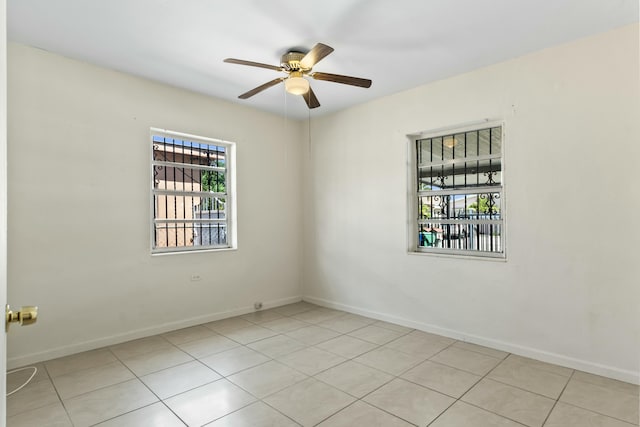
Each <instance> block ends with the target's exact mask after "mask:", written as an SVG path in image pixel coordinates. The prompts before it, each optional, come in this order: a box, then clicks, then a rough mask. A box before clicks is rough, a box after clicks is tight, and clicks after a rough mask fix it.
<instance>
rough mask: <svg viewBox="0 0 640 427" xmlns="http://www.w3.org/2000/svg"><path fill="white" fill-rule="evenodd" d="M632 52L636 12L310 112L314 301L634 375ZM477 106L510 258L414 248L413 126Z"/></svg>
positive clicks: (308, 285) (638, 110)
mask: <svg viewBox="0 0 640 427" xmlns="http://www.w3.org/2000/svg"><path fill="white" fill-rule="evenodd" d="M638 62H639V58H638V26H637V25H633V26H629V27H625V28H622V29H619V30H616V31H612V32H609V33H606V34H602V35H598V36H595V37H592V38H588V39H584V40H580V41H577V42H574V43H572V44H568V45H563V46H559V47H555V48H552V49H548V50H545V51H541V52H538V53H535V54H531V55H527V56H524V57H521V58H518V59H515V60H512V61H509V62H505V63H501V64H498V65H495V66H491V67H488V68H484V69H481V70H478V71H475V72H471V73H468V74H464V75H460V76H457V77H454V78H450V79H447V80H444V81H439V82H436V83H433V84H430V85H426V86H423V87H419V88H416V89H414V90H410V91H407V92H404V93H400V94H397V95H394V96H389V97H387V98H384V99H380V100H377V101H374V102H371V103H368V104H366V105H362V106H358V107H356V108H352V109H350V110H347V111H344V112H340V113H337V114H334V115H332V116H328V117H324V118H318V119H315V120H314V121H313V123H312V132H311V141H310V147H307V148H306V149H305V151H304V153H303V158H304V159H305V162H306V166H305V170H306V171H307V172H306V176H305V181H306V182H305V186H306V190H307V191H305V194H306V195H307V196H305V211H304V212H305V225H304V229H305V230H306V232H305V248H306V249H307V251H306V253H305V267H304V276H303V277H304V283H305V286H304V294H305V299H309V300H311V301H316V302H320V303H323V304H327V305H332V306H335V307H340V308H346V309H349V310H351V311H354V312H360V313H363V314H369V315H373V316H376V317H379V318H385V319H389V320H394V321H398V322H401V323H404V324H407V325H412V326H414V327H418V328H421V329H425V330H431V331H435V332H439V333H443V334H445V335H450V336H453V337H457V338H462V339H468V340H470V341H473V342H477V343H480V344H487V345H491V346H494V347H497V348H502V349H505V350H508V351H512V352H515V353H519V354H523V355H528V356H533V357H536V358H539V359H542V360H547V361H551V362H556V363H560V364H564V365H568V366H572V367H574V368H578V369H584V370H588V371H591V372H596V373H600V374H604V375H609V376H612V377H616V378H620V379H623V380H627V381H633V382H637V381H638V371H639V368H638V363H639V359H640V351H639V349H638V345H639V343H640V326H639V319H640V311H639V310H640V308H639V307H640V304H639V301H640V282H639V279H638V277H640V275H639V273H640V269H639V267H638V264H639V263H638V253H639V252H638V245H639V244H640V225H639V224H638V222H637V216H638V213H639V212H640V191H638V187H637V185H638V181H637V171H636V169H637V167H638V162H639V161H640V149H639V144H638V136H639V134H640V132H639V130H640V120H639V117H640V104H639V102H640V101H639V99H640V98H639V89H640V85H639V82H638V80H639V69H638ZM374 85H375V82H374ZM484 118H489V119H504V120H505V123H506V138H505V149H504V152H505V181H506V187H505V190H506V198H505V202H506V210H507V211H506V214H507V220H506V221H507V233H508V234H507V241H506V244H507V251H508V254H507V260H506V262H499V261H486V260H469V259H456V258H451V257H441V256H425V255H409V254H407V252H406V245H407V243H406V242H407V220H406V218H407V198H406V191H407V166H406V162H407V145H406V144H407V139H406V137H405V135H407V134H409V133H414V132H419V131H423V130H429V129H435V128H440V127H446V126H452V125H456V124H462V123H467V122H470V121H476V120H480V119H484ZM505 202H503V203H505Z"/></svg>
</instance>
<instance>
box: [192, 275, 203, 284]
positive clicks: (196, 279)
mask: <svg viewBox="0 0 640 427" xmlns="http://www.w3.org/2000/svg"><path fill="white" fill-rule="evenodd" d="M199 280H202V277H200V275H199V274H192V275H191V281H192V282H197V281H199Z"/></svg>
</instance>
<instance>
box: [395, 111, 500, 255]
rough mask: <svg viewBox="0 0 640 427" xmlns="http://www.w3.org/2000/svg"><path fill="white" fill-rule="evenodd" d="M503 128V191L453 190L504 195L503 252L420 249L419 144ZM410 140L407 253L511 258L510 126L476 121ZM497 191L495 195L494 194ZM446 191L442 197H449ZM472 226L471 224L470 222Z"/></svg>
mask: <svg viewBox="0 0 640 427" xmlns="http://www.w3.org/2000/svg"><path fill="white" fill-rule="evenodd" d="M495 127H500V129H501V152H500V164H501V165H500V166H501V175H502V177H501V181H502V182H501V186H500V187H493V188H491V187H484V188H483V187H476V188H473V187H467V189H465V188H464V187H461V188H459V189H457V188H456V189H451V190H450V191H449V193H452V194H453V193H459V194H465V193H466V194H469V193H473V192H474V191H475V190H477V189H481V190H485V189H486V190H488V191H491V192H496V191H495V190H493V189H495V188H499V189H500V190H499V191H498V192H499V193H500V221H501V225H500V227H501V240H500V246H501V249H502V251H501V252H488V251H477V250H465V249H450V248H437V247H423V246H419V238H418V233H419V228H420V220H419V218H418V217H417V214H416V213H417V212H418V210H419V202H418V196H419V191H418V165H417V161H418V160H417V158H418V157H417V142H418V140H422V139H429V138H438V137H442V136H449V135H452V134H460V133H465V132H473V131H480V130H483V129H488V128H495ZM406 136H407V147H408V149H407V156H408V158H407V172H408V173H407V184H408V185H407V202H408V203H407V252H408V253H409V254H414V255H427V256H444V257H453V258H468V259H481V260H494V261H506V258H507V239H506V236H507V221H506V218H507V203H506V196H505V194H506V185H505V182H506V178H505V177H506V167H505V161H504V160H505V146H506V123H505V121H504V120H489V119H485V120H481V121H474V122H469V123H464V124H459V125H454V126H447V127H441V128H436V129H431V130H425V131H421V132H416V133H411V134H408V135H406ZM492 190H493V191H492ZM445 192H446V191H442V192H441V193H445ZM470 223H471V222H470Z"/></svg>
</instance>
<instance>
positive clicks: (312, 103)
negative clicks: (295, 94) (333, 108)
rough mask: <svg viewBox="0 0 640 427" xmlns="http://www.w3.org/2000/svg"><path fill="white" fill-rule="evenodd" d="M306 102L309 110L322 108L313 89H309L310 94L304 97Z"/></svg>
mask: <svg viewBox="0 0 640 427" xmlns="http://www.w3.org/2000/svg"><path fill="white" fill-rule="evenodd" d="M302 97H303V98H304V101H305V102H306V103H307V107H309V109H312V108H318V107H319V106H320V102H319V101H318V98H316V94H315V93H313V89H311V88H309V92H307V93H305V94H303V95H302Z"/></svg>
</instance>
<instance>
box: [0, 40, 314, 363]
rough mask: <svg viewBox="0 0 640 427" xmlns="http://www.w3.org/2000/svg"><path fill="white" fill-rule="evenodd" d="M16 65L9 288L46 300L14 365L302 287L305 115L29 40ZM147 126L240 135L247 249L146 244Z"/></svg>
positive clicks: (290, 294) (290, 297) (17, 342)
mask: <svg viewBox="0 0 640 427" xmlns="http://www.w3.org/2000/svg"><path fill="white" fill-rule="evenodd" d="M8 74H9V75H8V78H9V147H8V151H9V154H8V156H9V178H8V179H9V273H8V274H9V300H10V301H11V303H12V304H13V305H15V306H18V305H27V304H36V305H39V307H40V318H39V322H38V324H36V325H34V326H30V327H29V328H13V331H12V333H11V334H10V336H9V342H8V354H9V365H13V366H15V365H21V364H24V363H30V362H33V361H37V360H42V359H47V358H50V357H56V356H60V355H64V354H69V353H72V352H76V351H80V350H84V349H88V348H95V347H99V346H102V345H106V344H110V343H113V342H119V341H124V340H126V339H131V338H134V337H138V336H144V335H150V334H153V333H157V332H161V331H166V330H169V329H175V328H178V327H182V326H187V325H191V324H195V323H199V322H202V321H208V320H213V319H216V318H220V317H225V316H229V315H231V314H238V313H244V312H247V311H249V310H253V303H254V302H255V301H263V302H264V303H265V307H267V306H268V305H269V304H281V303H284V302H288V301H291V302H293V301H296V300H299V298H300V287H299V283H300V274H301V269H300V266H301V264H302V261H301V256H300V255H299V254H300V253H301V243H302V238H301V216H300V206H301V184H300V181H301V170H300V162H299V158H300V155H301V154H300V144H299V138H298V137H299V135H300V133H299V132H300V130H301V129H300V124H299V123H297V122H291V121H286V120H285V119H283V118H282V117H278V116H275V115H270V114H267V113H262V112H258V111H255V110H252V109H250V108H247V107H244V106H240V105H236V104H231V103H228V102H223V101H217V100H213V99H211V98H208V97H205V96H201V95H197V94H194V93H190V92H186V91H183V90H179V89H176V88H172V87H168V86H164V85H161V84H157V83H154V82H150V81H148V80H143V79H140V78H136V77H133V76H130V75H125V74H121V73H118V72H114V71H110V70H106V69H104V68H99V67H96V66H93V65H89V64H86V63H82V62H78V61H74V60H70V59H67V58H64V57H61V56H58V55H53V54H50V53H47V52H44V51H41V50H37V49H34V48H30V47H26V46H22V45H16V44H10V46H9V70H8ZM151 126H155V127H160V128H164V129H170V130H175V131H179V132H186V133H192V134H196V135H202V136H208V137H213V138H220V139H225V140H230V141H235V142H236V143H237V183H238V186H237V188H238V224H239V229H238V242H239V249H238V250H237V251H228V252H220V253H211V252H209V253H192V254H182V255H164V256H151V255H150V247H149V246H150V225H149V223H150V219H149V215H150V213H149V204H150V202H149V191H150V190H149V189H150V182H149V180H150V166H149V158H150V147H149V128H150V127H151ZM194 273H197V274H199V275H200V276H201V277H202V280H201V281H199V282H191V281H190V277H191V275H192V274H194Z"/></svg>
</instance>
